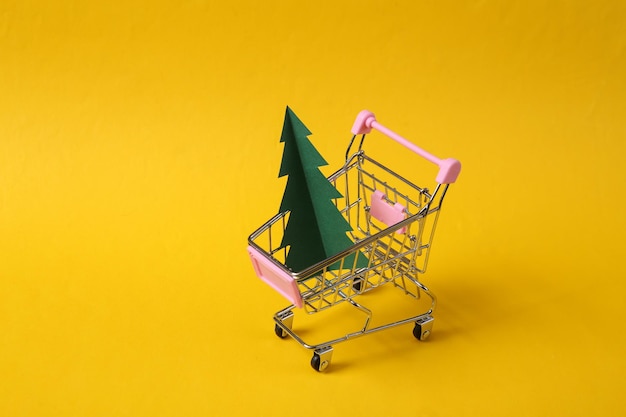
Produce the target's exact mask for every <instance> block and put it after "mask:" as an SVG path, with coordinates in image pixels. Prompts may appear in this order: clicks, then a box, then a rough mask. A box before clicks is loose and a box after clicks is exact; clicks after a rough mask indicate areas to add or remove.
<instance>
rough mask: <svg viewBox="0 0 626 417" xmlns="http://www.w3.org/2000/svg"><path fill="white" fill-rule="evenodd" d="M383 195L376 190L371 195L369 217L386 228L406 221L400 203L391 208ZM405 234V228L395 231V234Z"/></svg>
mask: <svg viewBox="0 0 626 417" xmlns="http://www.w3.org/2000/svg"><path fill="white" fill-rule="evenodd" d="M385 199H386V196H385V194H384V193H383V192H382V191H380V190H376V191H374V192H373V193H372V203H371V205H370V215H372V217H374V218H375V219H377V220H380V221H381V222H383V223H385V224H386V225H387V226H393V225H394V224H396V223H399V222H401V221H402V220H404V219H406V207H404V206H403V205H402V204H400V203H396V204H394V205H393V206H392V205H391V204H388V203H387V201H386V200H385ZM404 232H406V227H402V228H400V229H398V230H397V233H404Z"/></svg>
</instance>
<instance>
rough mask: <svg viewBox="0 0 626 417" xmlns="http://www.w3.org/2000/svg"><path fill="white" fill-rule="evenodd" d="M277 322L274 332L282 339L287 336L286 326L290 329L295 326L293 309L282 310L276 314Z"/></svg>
mask: <svg viewBox="0 0 626 417" xmlns="http://www.w3.org/2000/svg"><path fill="white" fill-rule="evenodd" d="M274 320H276V324H275V325H274V333H276V336H278V337H280V338H281V339H283V338H285V337H287V332H286V331H285V328H287V329H290V330H291V328H292V326H293V310H288V311H282V312H280V313H278V314H276V317H275V319H274Z"/></svg>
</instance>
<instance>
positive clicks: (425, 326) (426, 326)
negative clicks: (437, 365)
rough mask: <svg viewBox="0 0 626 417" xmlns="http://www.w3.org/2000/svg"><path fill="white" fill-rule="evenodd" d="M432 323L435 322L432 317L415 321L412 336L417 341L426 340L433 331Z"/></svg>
mask: <svg viewBox="0 0 626 417" xmlns="http://www.w3.org/2000/svg"><path fill="white" fill-rule="evenodd" d="M433 321H435V319H433V318H432V317H423V318H421V319H419V320H417V321H416V322H415V327H414V328H413V336H415V338H416V339H417V340H426V339H428V337H429V336H430V333H431V332H432V330H433Z"/></svg>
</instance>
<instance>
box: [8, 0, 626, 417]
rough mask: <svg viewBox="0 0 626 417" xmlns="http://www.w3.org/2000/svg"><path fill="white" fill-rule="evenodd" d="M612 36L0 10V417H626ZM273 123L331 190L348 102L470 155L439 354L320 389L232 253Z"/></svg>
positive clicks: (380, 339)
mask: <svg viewBox="0 0 626 417" xmlns="http://www.w3.org/2000/svg"><path fill="white" fill-rule="evenodd" d="M625 28H626V4H625V3H624V2H622V1H610V0H599V1H593V2H590V1H550V2H548V1H490V0H484V1H479V0H475V1H437V2H435V1H421V0H420V1H383V0H380V1H371V0H362V1H325V0H323V1H315V2H297V1H289V2H288V1H273V0H269V1H265V2H253V1H230V2H217V1H202V0H183V1H155V0H153V1H106V2H105V1H102V2H96V1H85V2H83V1H57V2H54V1H13V0H5V1H3V2H2V3H1V4H0V97H1V99H0V415H2V416H7V417H9V416H10V417H18V416H81V417H82V416H134V417H137V416H218V415H233V414H234V413H237V414H238V415H250V416H277V415H288V414H289V415H291V414H293V413H296V415H304V416H313V415H329V416H330V415H363V416H383V415H389V416H404V415H419V416H474V415H475V416H494V415H507V416H514V415H519V416H531V415H532V416H539V415H541V416H555V415H568V416H589V415H602V416H618V415H620V416H621V415H624V413H625V412H626V406H625V405H624V399H623V381H624V376H623V375H624V372H625V371H626V359H625V353H624V352H625V351H626V331H625V330H626V328H625V324H624V323H625V321H626V312H625V307H624V294H625V290H626V286H625V284H624V280H625V278H626V267H625V266H624V249H625V248H626V245H625V244H624V235H625V234H626V226H625V222H624V203H625V202H626V199H625V198H624V192H625V191H626V186H625V185H626V182H625V180H626V175H625V174H624V169H625V164H624V161H625V157H624V155H625V151H626V145H625V143H626V118H625V117H624V116H625V115H626V83H625V80H626V29H625ZM286 105H290V106H291V107H292V108H293V109H294V110H295V112H296V113H297V114H298V116H299V117H300V118H301V119H302V120H303V121H304V123H305V124H306V125H307V126H308V127H309V129H310V130H311V131H312V132H313V136H311V140H312V141H313V143H314V144H315V146H316V147H317V148H318V150H319V151H320V152H321V153H322V154H323V155H324V156H325V157H326V159H327V160H328V161H329V163H330V165H331V166H330V167H328V170H327V171H325V172H327V173H330V171H332V169H333V168H338V167H339V165H340V164H341V161H342V157H343V153H344V150H345V146H346V144H347V141H348V139H349V137H350V133H349V129H350V127H351V125H352V122H353V119H354V117H355V116H356V114H357V113H358V112H359V111H360V110H361V109H363V108H367V109H369V110H372V111H374V112H375V113H376V115H377V116H378V119H379V121H381V123H383V124H386V125H387V126H389V127H391V128H393V129H394V130H396V131H398V132H399V133H401V134H403V135H404V136H406V137H407V138H409V139H411V140H413V141H414V142H416V143H417V144H419V145H420V146H423V147H424V148H426V149H428V150H430V151H431V152H433V153H435V154H436V155H439V156H441V157H455V158H458V159H460V160H461V161H462V163H463V171H462V173H461V176H460V178H459V181H458V183H457V184H455V185H454V186H453V187H452V188H451V190H450V192H449V195H448V198H447V202H446V204H445V207H444V211H443V213H442V216H441V218H440V225H439V228H438V230H437V235H436V237H435V246H434V248H433V252H432V257H431V261H430V270H429V272H428V273H427V275H426V276H424V282H425V283H426V284H427V285H429V286H430V287H431V288H432V290H433V291H434V292H435V293H436V294H437V295H438V297H439V301H440V304H439V308H438V310H437V312H436V314H435V317H436V322H435V329H434V333H433V336H432V338H431V339H430V340H429V341H427V342H424V343H421V342H418V341H416V340H415V339H414V338H413V337H412V335H411V329H412V328H411V326H402V327H399V328H396V329H393V330H390V331H387V332H382V333H377V334H375V335H371V336H368V337H364V338H360V339H355V340H354V341H351V342H349V343H344V344H341V345H337V346H336V349H335V354H334V358H333V364H332V366H331V368H330V369H329V372H328V373H325V374H318V373H316V372H314V371H313V370H312V369H311V368H310V367H309V365H308V361H309V359H310V352H308V351H306V350H305V349H302V348H301V347H300V346H298V345H297V344H296V343H295V342H294V341H292V340H279V339H278V338H276V337H275V335H274V334H273V323H272V320H271V317H272V314H273V313H274V312H275V311H276V310H278V309H280V308H282V307H283V306H284V305H285V301H284V300H283V299H282V298H281V297H280V296H279V295H278V294H276V293H274V292H273V291H272V290H271V289H270V288H269V287H267V286H266V285H265V284H263V283H262V282H261V281H259V280H258V279H257V278H256V277H255V276H254V273H253V270H252V268H251V266H250V264H249V260H248V258H247V254H246V252H245V247H246V239H247V236H248V235H249V234H250V233H251V232H252V231H253V230H254V229H255V228H257V227H258V226H260V225H261V224H262V223H263V222H264V221H265V220H267V219H268V218H269V217H270V216H271V215H273V214H274V213H275V212H276V211H277V210H278V205H279V202H280V196H281V194H282V190H283V186H284V182H283V181H282V180H279V179H277V173H278V167H279V163H280V157H281V153H282V146H281V145H280V143H279V142H278V139H279V136H280V130H281V127H282V118H283V114H284V108H285V106H286ZM368 144H370V145H371V149H372V152H375V155H378V156H380V159H383V160H384V161H385V162H387V164H388V165H390V166H393V167H394V168H398V169H399V170H400V171H402V172H403V173H405V175H406V176H409V177H410V176H411V173H412V172H413V169H414V168H415V169H416V172H417V167H418V166H419V167H421V168H423V167H424V165H420V164H422V162H421V161H420V160H419V158H417V157H416V156H415V155H411V154H409V153H408V152H404V151H403V150H402V149H401V148H399V147H397V146H395V145H392V144H389V143H387V142H384V141H382V140H381V141H380V142H377V141H371V142H370V143H368ZM421 168H420V169H421ZM427 168H430V167H429V166H426V169H425V170H420V171H419V172H426V173H428V172H429V171H428V169H427ZM434 176H435V170H434V169H432V178H431V177H428V178H426V177H420V178H412V179H414V180H415V181H416V182H418V183H420V184H422V183H424V182H426V183H425V184H424V185H427V186H431V184H428V182H429V181H432V180H433V179H434ZM371 297H372V298H375V294H374V293H372V296H371ZM337 310H338V312H339V311H340V309H337Z"/></svg>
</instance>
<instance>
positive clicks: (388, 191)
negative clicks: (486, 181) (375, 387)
mask: <svg viewBox="0 0 626 417" xmlns="http://www.w3.org/2000/svg"><path fill="white" fill-rule="evenodd" d="M372 129H375V130H377V131H379V132H381V133H383V134H384V135H386V136H388V137H390V138H391V139H394V140H395V141H396V142H399V143H400V144H401V145H404V146H405V147H406V148H408V149H409V150H411V151H413V152H415V153H417V154H418V155H420V156H422V157H424V158H425V159H427V160H428V161H430V162H433V163H435V164H436V165H438V166H439V172H438V175H437V177H436V183H437V184H436V186H435V187H434V189H433V190H432V191H431V190H429V189H427V188H421V187H419V186H417V185H415V184H413V183H412V182H411V181H409V180H408V179H405V178H403V177H402V176H400V175H398V174H397V173H395V172H394V171H392V170H391V169H389V168H387V167H385V166H384V165H383V164H381V163H379V162H377V161H376V160H374V159H372V158H371V157H369V156H368V155H367V154H366V153H365V151H364V149H363V143H364V140H365V137H366V134H369V133H370V132H371V131H372ZM352 133H353V134H354V136H353V137H352V140H351V141H350V144H349V145H348V149H347V151H346V162H345V164H344V165H343V167H342V168H341V169H339V170H338V171H337V172H335V173H334V174H332V175H331V176H330V177H328V180H329V181H330V182H331V183H332V184H333V185H334V186H335V188H336V189H337V190H338V191H339V192H341V193H342V194H343V196H344V198H340V199H337V200H336V202H335V204H336V205H337V209H338V210H339V211H340V212H341V213H342V214H343V216H344V217H345V219H346V220H347V221H348V222H349V223H350V225H351V226H352V229H353V230H352V231H351V232H349V234H350V237H351V239H352V241H353V242H354V244H353V245H352V246H351V247H349V248H348V249H346V250H344V251H342V252H340V253H338V254H336V255H334V256H331V257H329V258H328V259H325V260H323V261H320V262H318V263H316V264H315V265H312V266H310V267H308V268H306V269H304V270H302V271H292V270H290V269H289V268H288V267H287V266H285V259H286V257H287V251H288V249H287V248H285V247H281V241H282V238H283V233H284V231H285V227H286V224H287V222H288V219H289V212H284V213H280V214H278V215H276V216H274V217H273V218H272V219H270V220H269V221H268V222H266V223H265V224H264V225H263V226H261V227H260V228H259V229H258V230H256V231H255V232H254V233H252V235H250V237H249V239H248V242H249V246H248V252H249V254H250V257H251V259H252V264H253V266H254V269H255V272H256V274H257V275H258V276H259V278H261V279H262V280H263V281H265V282H266V283H268V284H269V285H270V286H272V287H273V288H274V289H275V290H276V291H277V292H279V293H280V294H282V295H283V296H284V297H285V298H287V299H288V300H289V301H290V302H291V305H289V306H288V307H286V308H284V309H282V310H280V311H279V312H277V313H276V314H275V315H274V321H275V332H276V334H277V335H278V336H279V337H281V338H284V337H286V336H287V335H289V336H291V337H292V338H293V339H295V340H296V341H297V342H298V343H300V344H301V345H302V346H303V347H305V348H307V349H310V350H313V358H312V359H311V366H312V367H313V368H314V369H315V370H317V371H324V370H325V369H326V368H327V367H328V365H329V364H330V360H331V357H332V352H333V347H332V346H333V345H334V344H337V343H339V342H343V341H346V340H349V339H351V338H355V337H358V336H363V335H366V334H370V333H373V332H376V331H379V330H384V329H389V328H392V327H395V326H399V325H402V324H407V323H414V324H415V327H414V329H413V335H414V336H415V337H416V338H417V339H419V340H425V339H426V338H428V336H429V335H430V333H431V330H432V327H433V317H432V314H433V312H434V310H435V304H436V298H435V295H434V294H433V293H432V292H431V291H430V290H429V289H428V288H427V287H426V286H425V285H424V284H422V283H421V282H420V280H419V275H420V274H423V273H424V272H426V265H427V262H428V256H429V252H430V249H431V244H432V241H433V236H434V232H435V226H436V224H437V219H438V217H439V213H440V210H441V205H442V203H443V199H444V197H445V195H446V192H447V190H448V187H449V186H450V184H451V183H454V182H455V181H456V179H457V177H458V175H459V172H460V170H461V164H460V162H459V161H457V160H455V159H451V158H449V159H443V160H442V159H439V158H437V157H435V156H433V155H431V154H430V153H428V152H426V151H424V150H422V149H421V148H419V147H417V146H415V145H414V144H412V143H411V142H409V141H407V140H406V139H404V138H403V137H401V136H399V135H398V134H396V133H394V132H393V131H391V130H389V129H388V128H386V127H384V126H383V125H381V124H380V123H378V122H377V121H376V118H375V117H374V115H373V114H372V113H371V112H368V111H366V110H364V111H362V112H361V113H359V115H358V116H357V118H356V121H355V123H354V126H353V128H352ZM359 135H361V137H360V141H359V139H358V136H359ZM357 143H358V149H357V150H356V151H354V152H353V153H352V154H351V150H352V148H353V147H356V146H357ZM355 254H357V255H358V256H355ZM361 256H365V257H366V258H367V263H366V264H365V265H366V266H364V263H363V262H357V258H361ZM361 259H362V258H361ZM386 284H389V286H391V287H396V288H398V289H399V290H400V291H402V292H403V293H404V294H406V295H408V296H410V297H413V298H415V299H420V297H421V294H422V293H423V294H426V296H428V297H429V298H428V299H426V300H428V301H429V302H427V303H426V305H425V306H424V307H422V308H423V310H422V309H420V312H419V314H412V315H411V316H410V317H406V318H402V319H399V320H394V321H392V322H387V323H384V324H381V325H375V326H372V325H371V320H370V319H371V318H372V311H371V310H370V309H368V308H367V307H365V305H364V303H363V301H362V300H363V299H364V298H365V297H363V296H364V295H365V294H367V293H369V292H370V291H372V290H374V289H376V288H379V287H381V286H384V285H386ZM372 296H374V294H373V293H372ZM339 304H344V305H346V304H348V305H352V306H353V307H355V308H356V309H357V310H358V311H361V312H362V313H364V315H365V321H364V324H363V327H362V328H361V329H360V330H358V331H356V332H350V333H347V334H346V333H343V335H342V336H339V337H335V338H333V339H332V340H327V341H324V342H321V343H307V342H305V341H304V339H303V336H302V335H301V334H298V333H297V332H296V331H295V330H294V328H293V321H294V311H295V309H296V308H298V309H303V310H304V311H305V312H306V313H308V314H315V313H319V312H321V311H324V310H327V309H330V308H331V307H334V306H337V305H339ZM387 307H388V308H392V307H393V306H387Z"/></svg>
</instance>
